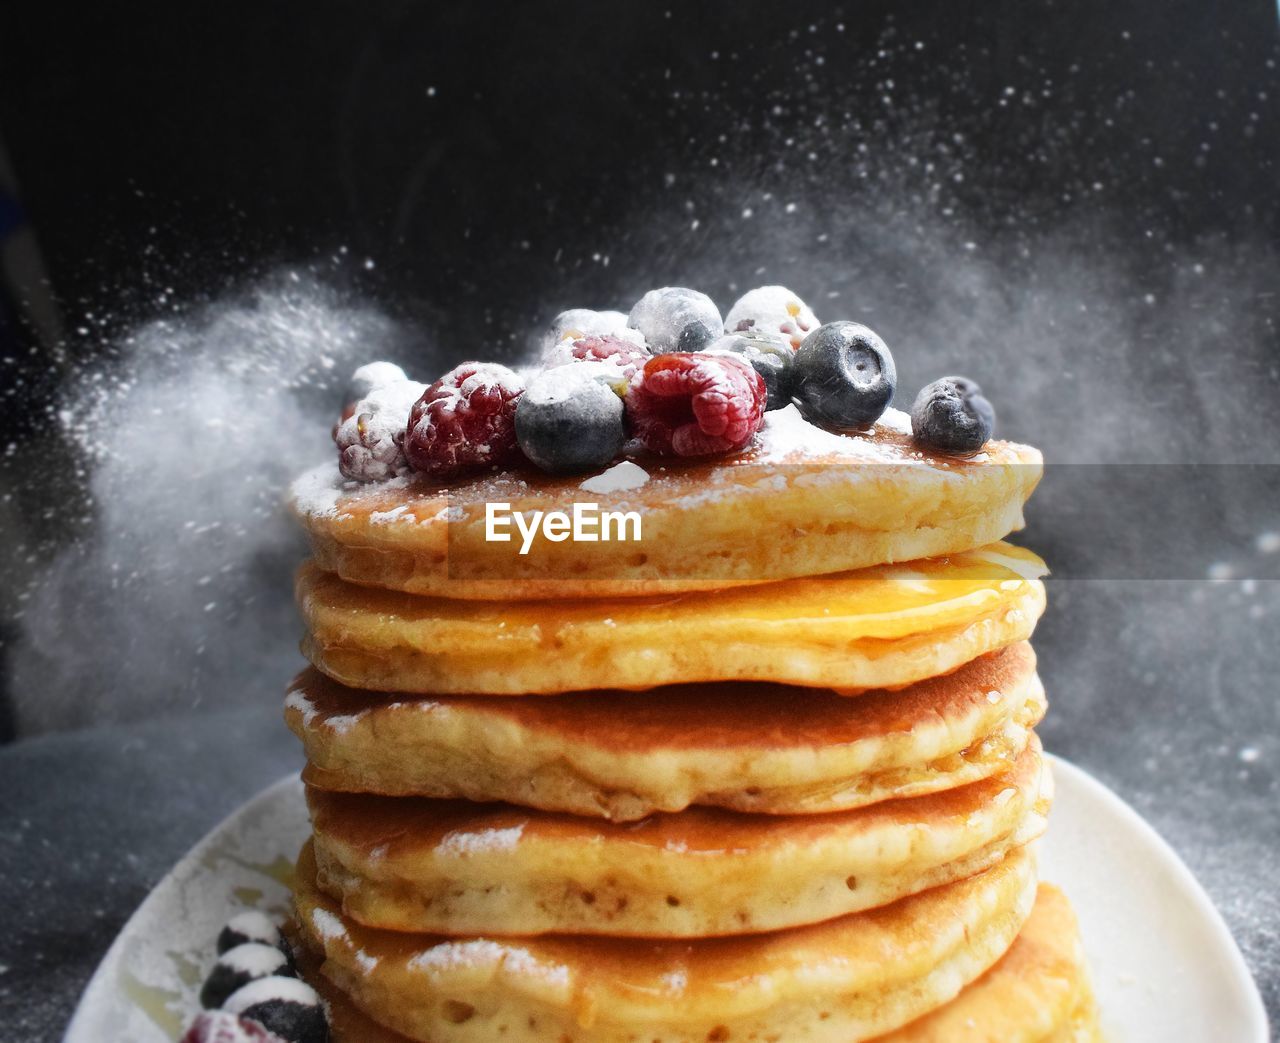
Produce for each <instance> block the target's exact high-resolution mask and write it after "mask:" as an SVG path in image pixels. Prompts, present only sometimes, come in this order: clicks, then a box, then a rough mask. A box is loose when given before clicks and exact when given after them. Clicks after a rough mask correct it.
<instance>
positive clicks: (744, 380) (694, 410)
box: [626, 352, 768, 456]
mask: <svg viewBox="0 0 1280 1043" xmlns="http://www.w3.org/2000/svg"><path fill="white" fill-rule="evenodd" d="M767 397H768V392H767V390H766V388H765V383H764V380H763V379H762V378H761V376H760V374H759V373H757V372H756V371H755V370H754V369H752V368H751V366H750V365H749V364H748V363H747V362H745V361H743V360H742V359H739V358H736V357H734V356H732V355H727V354H722V355H704V354H701V353H689V352H674V353H672V354H668V355H659V356H658V357H656V358H652V359H650V360H649V361H648V362H646V363H645V366H644V369H642V370H641V371H640V372H639V373H637V374H636V376H635V378H634V379H633V380H632V382H631V388H630V390H629V391H628V392H627V397H626V407H627V416H628V417H629V418H630V420H631V429H632V432H633V433H634V434H635V436H636V437H637V438H638V439H639V440H640V441H641V443H642V444H643V445H644V446H645V448H646V449H649V450H650V451H651V452H655V453H666V454H674V455H676V456H708V455H711V454H713V453H727V452H731V451H733V450H735V449H741V448H742V447H743V446H745V445H746V444H747V443H748V442H749V441H751V436H752V435H754V434H755V433H756V431H758V430H759V428H760V423H761V421H762V420H763V419H764V407H765V400H766V398H767Z"/></svg>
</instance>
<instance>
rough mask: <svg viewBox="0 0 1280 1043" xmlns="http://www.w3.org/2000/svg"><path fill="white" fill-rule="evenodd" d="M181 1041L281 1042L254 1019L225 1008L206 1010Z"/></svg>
mask: <svg viewBox="0 0 1280 1043" xmlns="http://www.w3.org/2000/svg"><path fill="white" fill-rule="evenodd" d="M182 1043H283V1041H282V1040H281V1038H280V1037H279V1036H277V1035H276V1034H275V1033H274V1032H268V1031H267V1030H266V1029H265V1028H263V1026H262V1025H260V1024H258V1022H256V1021H250V1020H249V1019H247V1018H240V1017H236V1015H234V1014H229V1013H227V1011H225V1010H206V1011H205V1012H204V1013H203V1014H201V1015H200V1016H199V1017H198V1018H196V1020H195V1022H194V1023H193V1024H192V1026H191V1027H190V1028H189V1029H187V1032H186V1035H184V1036H183V1037H182Z"/></svg>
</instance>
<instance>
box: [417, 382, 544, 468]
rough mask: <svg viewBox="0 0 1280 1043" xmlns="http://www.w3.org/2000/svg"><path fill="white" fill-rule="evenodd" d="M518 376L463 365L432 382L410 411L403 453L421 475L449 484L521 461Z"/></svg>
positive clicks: (520, 392) (520, 390)
mask: <svg viewBox="0 0 1280 1043" xmlns="http://www.w3.org/2000/svg"><path fill="white" fill-rule="evenodd" d="M523 393H524V381H523V380H521V379H520V377H519V375H518V374H516V373H514V372H512V371H511V370H509V369H507V367H506V366H499V365H496V364H495V363H492V362H464V363H463V364H462V365H461V366H458V367H457V368H456V369H452V370H450V371H449V372H448V373H446V374H445V375H444V376H443V377H441V378H440V379H439V380H437V381H436V382H435V383H434V384H432V385H431V386H430V387H429V388H427V390H426V391H425V392H423V394H422V397H421V398H419V399H418V401H417V402H416V403H414V406H413V409H412V410H411V411H410V412H409V425H408V430H407V432H406V433H405V439H404V454H405V457H406V458H407V459H408V461H409V465H410V466H411V467H412V468H413V469H414V470H416V471H421V472H422V473H423V474H426V475H430V476H431V477H432V478H437V479H440V480H442V481H443V480H446V479H450V478H458V477H461V476H462V475H466V474H474V473H476V472H479V471H484V470H487V469H488V468H490V467H505V466H508V465H511V464H514V463H517V462H518V461H519V460H520V459H521V454H520V447H519V445H518V444H517V442H516V419H515V418H516V402H517V400H518V399H519V398H520V396H521V395H522V394H523Z"/></svg>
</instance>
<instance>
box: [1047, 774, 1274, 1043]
mask: <svg viewBox="0 0 1280 1043" xmlns="http://www.w3.org/2000/svg"><path fill="white" fill-rule="evenodd" d="M1045 756H1046V759H1047V761H1048V762H1049V764H1050V765H1051V768H1052V771H1053V773H1054V776H1055V779H1056V780H1059V781H1060V780H1061V779H1063V778H1069V779H1070V780H1071V785H1073V786H1077V787H1079V788H1080V789H1082V790H1084V791H1086V792H1088V793H1089V795H1090V796H1091V797H1092V799H1094V800H1096V801H1098V802H1100V803H1102V804H1104V805H1106V806H1107V808H1108V809H1109V810H1110V811H1111V813H1112V814H1114V815H1115V816H1116V817H1117V818H1119V819H1121V820H1122V821H1123V823H1124V825H1125V828H1126V829H1128V830H1130V831H1131V832H1132V833H1134V834H1136V836H1137V837H1138V838H1140V839H1142V840H1144V841H1145V842H1146V846H1147V847H1148V848H1149V849H1150V850H1151V851H1152V852H1153V853H1155V854H1156V855H1157V857H1159V859H1160V860H1161V863H1162V864H1163V867H1164V869H1165V871H1166V872H1168V873H1169V874H1170V875H1172V876H1173V877H1174V878H1175V880H1176V881H1177V884H1178V887H1179V888H1181V889H1182V891H1183V892H1184V893H1188V894H1191V895H1194V896H1195V899H1196V907H1197V909H1198V911H1199V914H1200V916H1201V918H1202V919H1203V921H1204V922H1205V926H1206V927H1207V929H1208V931H1209V933H1210V934H1211V935H1212V936H1213V938H1214V940H1215V942H1217V944H1218V946H1219V948H1220V950H1221V951H1222V952H1223V953H1224V954H1225V955H1226V959H1227V962H1228V968H1227V969H1228V970H1229V972H1230V976H1231V980H1232V981H1233V982H1235V983H1236V985H1237V988H1236V990H1235V992H1236V994H1237V999H1238V1000H1239V1001H1240V1003H1241V1008H1240V1010H1241V1013H1242V1014H1243V1015H1244V1016H1245V1018H1246V1020H1247V1021H1248V1022H1249V1031H1250V1032H1251V1033H1253V1035H1252V1036H1251V1037H1250V1038H1249V1039H1242V1040H1239V1041H1238V1043H1271V1027H1270V1019H1269V1017H1268V1015H1267V1007H1266V1004H1265V1003H1264V1002H1263V1000H1262V992H1261V990H1260V989H1259V988H1258V982H1257V979H1255V978H1254V976H1253V971H1252V970H1250V969H1249V964H1248V962H1247V961H1246V960H1245V958H1244V953H1243V952H1241V950H1240V945H1239V943H1237V942H1236V939H1235V935H1233V934H1232V933H1231V928H1230V927H1228V926H1227V922H1226V920H1225V919H1224V918H1223V916H1222V912H1221V911H1220V910H1219V909H1218V906H1217V904H1216V903H1215V902H1214V901H1213V898H1212V896H1210V894H1209V892H1208V891H1206V890H1205V888H1204V885H1203V884H1201V883H1200V881H1199V879H1198V878H1197V877H1196V875H1195V873H1193V872H1192V871H1191V867H1190V866H1188V865H1187V863H1186V862H1185V861H1184V860H1183V858H1182V856H1181V855H1180V854H1178V852H1177V850H1176V849H1175V848H1174V847H1173V845H1172V844H1170V843H1169V842H1168V841H1167V840H1165V838H1164V837H1163V836H1162V835H1161V834H1160V831H1159V830H1157V829H1156V828H1155V826H1153V825H1152V824H1151V823H1150V822H1148V821H1147V820H1146V819H1145V818H1143V817H1142V815H1141V814H1140V813H1139V812H1138V810H1137V809H1136V808H1134V807H1133V805H1131V804H1130V803H1129V802H1128V801H1126V800H1125V799H1124V798H1123V797H1121V796H1120V795H1119V794H1118V793H1116V792H1115V790H1113V789H1111V787H1110V786H1108V785H1107V784H1106V783H1104V782H1103V781H1102V780H1101V779H1099V778H1097V777H1096V776H1094V775H1092V774H1091V773H1090V772H1088V771H1086V770H1085V769H1084V768H1082V767H1080V766H1079V765H1078V764H1075V763H1073V762H1072V761H1069V760H1067V759H1066V758H1065V757H1061V756H1059V755H1058V754H1056V753H1050V752H1049V751H1045ZM1052 822H1053V819H1052V813H1050V829H1052ZM1120 1043H1123V1041H1120Z"/></svg>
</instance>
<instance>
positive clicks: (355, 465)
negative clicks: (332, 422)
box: [333, 380, 426, 482]
mask: <svg viewBox="0 0 1280 1043" xmlns="http://www.w3.org/2000/svg"><path fill="white" fill-rule="evenodd" d="M425 390H426V387H425V385H423V384H419V383H418V382H417V381H416V380H397V381H395V382H394V383H391V384H383V385H382V386H381V387H377V388H374V389H373V390H372V391H370V392H369V393H368V394H367V395H366V396H365V397H364V398H362V399H360V401H358V402H357V403H356V404H355V406H354V407H353V408H352V411H351V415H350V416H348V417H347V418H346V419H345V420H343V421H342V423H341V424H339V425H338V429H337V430H336V431H334V433H333V440H334V442H336V443H337V446H338V470H340V471H341V472H342V475H343V477H344V478H350V479H351V480H352V481H356V482H376V481H380V480H382V479H384V478H394V477H395V476H396V475H398V474H404V473H405V471H407V470H408V469H409V465H408V462H407V461H406V459H405V455H404V448H403V446H404V429H405V424H407V423H408V421H409V410H410V409H412V408H413V404H414V403H415V402H416V401H417V400H418V398H419V396H421V395H422V393H423V391H425Z"/></svg>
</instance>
